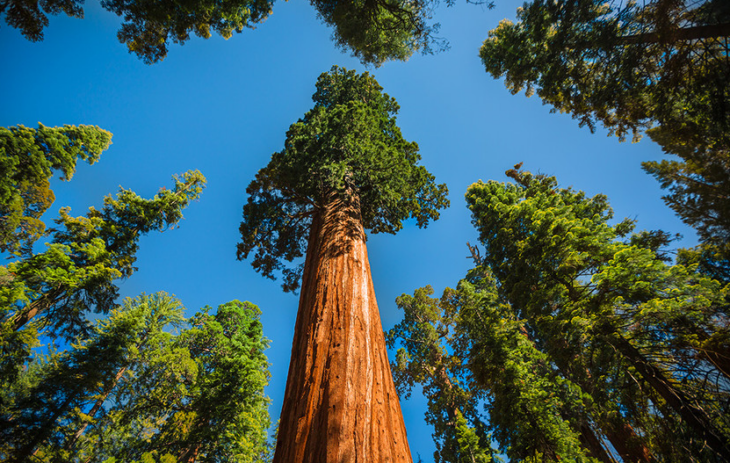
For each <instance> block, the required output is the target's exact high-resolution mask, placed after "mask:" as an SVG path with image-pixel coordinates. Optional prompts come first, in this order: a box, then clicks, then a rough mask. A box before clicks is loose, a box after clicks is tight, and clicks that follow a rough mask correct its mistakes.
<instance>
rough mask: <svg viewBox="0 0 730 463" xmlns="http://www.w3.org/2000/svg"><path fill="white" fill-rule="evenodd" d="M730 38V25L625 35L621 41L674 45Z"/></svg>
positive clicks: (626, 42)
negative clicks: (681, 42)
mask: <svg viewBox="0 0 730 463" xmlns="http://www.w3.org/2000/svg"><path fill="white" fill-rule="evenodd" d="M727 36H730V23H722V24H711V25H707V26H693V27H686V28H679V29H675V30H672V31H670V32H669V33H667V34H664V35H662V34H659V33H657V32H647V33H645V34H637V35H625V36H623V37H621V38H620V39H619V42H620V43H621V44H623V45H628V44H637V43H643V44H647V43H660V42H662V43H673V42H680V41H688V40H702V39H712V38H720V37H727Z"/></svg>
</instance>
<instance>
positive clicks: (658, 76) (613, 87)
mask: <svg viewBox="0 0 730 463" xmlns="http://www.w3.org/2000/svg"><path fill="white" fill-rule="evenodd" d="M518 19H519V22H517V23H514V24H513V23H511V22H510V21H506V20H505V21H502V22H501V23H500V25H499V26H498V27H497V28H496V29H494V30H492V31H490V32H489V35H490V37H489V38H488V39H487V40H486V41H485V42H484V45H483V46H482V48H481V51H480V56H481V58H482V61H483V62H484V65H485V66H486V69H487V71H488V72H489V73H490V74H492V75H493V76H494V77H496V78H499V77H504V78H505V84H506V85H507V88H508V89H510V91H511V92H513V93H517V92H519V91H520V90H521V89H523V88H524V89H526V94H527V95H531V94H532V93H533V91H536V92H537V95H538V96H539V97H540V98H541V99H542V100H543V101H544V102H545V103H547V104H550V105H552V106H553V109H554V110H558V111H560V112H567V113H569V114H571V115H572V116H573V117H574V118H577V119H578V120H579V121H580V124H581V126H582V125H588V126H589V127H590V128H591V130H593V128H594V127H595V125H596V124H598V123H601V124H603V125H604V126H605V127H606V128H608V129H609V131H610V132H611V133H616V134H617V135H618V136H619V137H620V138H621V139H623V138H624V137H625V136H626V135H628V134H629V133H632V134H633V136H634V138H635V139H637V138H638V137H639V135H640V133H641V131H642V130H644V129H648V130H647V133H648V134H649V136H650V137H651V138H652V139H653V140H654V141H655V142H657V143H659V145H661V146H662V148H663V150H664V151H665V152H666V153H667V154H669V155H673V156H674V155H676V156H678V157H679V160H678V161H675V160H664V161H661V162H656V161H652V162H646V163H644V169H645V170H646V171H647V172H648V173H650V174H652V175H653V176H654V177H656V178H657V180H659V182H660V183H661V185H662V188H667V189H669V194H668V195H666V196H665V197H664V199H665V202H666V203H667V204H668V205H669V206H670V207H671V208H672V209H673V210H674V211H675V212H676V213H677V214H678V215H679V217H681V218H682V220H683V221H684V222H685V223H687V224H688V225H691V226H693V227H695V228H696V229H697V231H698V233H699V235H700V239H701V240H702V242H703V247H702V248H701V249H700V250H699V256H700V257H704V258H703V261H704V262H705V264H704V267H708V268H709V269H712V270H711V273H712V274H714V275H715V276H722V277H723V278H725V279H726V281H727V278H728V270H727V267H728V264H727V262H728V261H729V260H730V250H729V249H728V247H727V246H728V245H727V243H728V237H730V222H728V220H730V219H728V217H730V202H729V200H728V196H727V194H726V193H725V192H726V191H728V189H729V188H730V135H728V134H730V109H728V108H730V90H728V89H729V88H730V85H728V83H730V62H729V61H728V56H727V47H728V45H729V44H730V6H728V3H727V2H724V1H721V0H706V1H705V0H703V1H689V0H687V1H685V0H678V1H675V0H653V1H650V2H645V3H639V2H609V3H606V2H601V1H597V0H561V1H558V2H549V1H542V0H538V1H535V2H533V3H530V4H526V5H525V7H524V8H521V9H520V10H519V11H518Z"/></svg>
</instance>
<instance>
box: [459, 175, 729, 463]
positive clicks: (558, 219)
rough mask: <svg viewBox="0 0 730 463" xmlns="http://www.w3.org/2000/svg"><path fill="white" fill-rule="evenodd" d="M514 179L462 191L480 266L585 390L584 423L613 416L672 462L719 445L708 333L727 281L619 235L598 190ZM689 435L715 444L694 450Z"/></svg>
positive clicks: (721, 314) (719, 350)
mask: <svg viewBox="0 0 730 463" xmlns="http://www.w3.org/2000/svg"><path fill="white" fill-rule="evenodd" d="M511 176H512V177H513V178H515V179H516V180H517V181H518V185H513V184H499V183H496V182H488V183H486V184H485V183H481V182H480V183H477V184H474V185H472V186H471V187H470V188H469V191H468V193H467V203H468V204H469V208H470V209H471V211H472V213H473V216H474V223H475V225H476V227H477V229H478V230H479V232H480V239H481V241H482V243H483V244H484V246H485V248H486V256H485V258H484V259H483V262H482V264H483V265H484V266H486V267H488V268H489V269H490V271H492V272H493V273H494V275H495V277H496V279H497V281H498V287H499V294H500V295H501V296H502V297H504V298H505V300H506V301H508V302H509V303H510V305H511V307H512V310H514V313H515V314H516V315H517V316H518V317H519V318H520V319H523V320H525V323H526V324H527V325H526V326H527V331H528V332H529V333H530V334H531V336H534V337H535V342H536V343H537V345H539V346H540V347H541V349H542V350H543V351H544V352H545V353H546V354H547V355H549V358H550V359H551V362H554V364H555V365H556V367H557V368H558V369H559V371H560V374H561V375H562V376H563V377H564V378H566V379H568V380H570V381H571V382H573V383H574V384H576V385H578V386H580V388H581V389H582V390H583V391H584V392H585V393H589V394H590V395H591V397H592V399H593V401H594V402H595V406H596V407H597V408H596V409H595V410H594V412H593V414H592V416H591V421H593V422H595V423H597V424H598V425H599V426H601V427H602V428H603V431H604V432H606V433H607V434H610V433H611V431H612V429H615V427H616V422H615V421H613V420H615V419H616V413H621V417H620V419H621V420H624V421H625V422H628V423H630V424H631V426H632V427H633V428H634V429H637V430H639V429H641V430H642V431H641V432H642V435H644V436H647V438H646V440H647V441H648V442H646V443H645V445H646V446H647V447H651V451H652V452H653V453H655V454H657V455H664V457H665V458H667V459H668V460H669V461H672V460H675V459H676V458H677V457H678V455H682V454H683V453H686V452H688V451H689V452H691V453H692V454H694V455H698V456H700V455H701V456H702V458H703V459H705V460H704V461H714V460H713V458H714V457H713V455H718V454H722V453H723V452H727V451H728V450H727V449H726V448H724V447H723V444H722V442H723V441H724V442H727V438H728V436H727V434H726V432H727V431H726V430H727V429H728V427H727V426H728V423H727V420H726V418H725V417H724V414H723V412H722V410H723V409H724V407H725V406H726V402H727V397H728V391H727V389H726V387H725V386H724V385H723V384H725V383H724V381H726V380H725V379H722V378H727V370H725V367H724V365H723V364H722V362H720V361H718V360H719V358H724V356H726V355H727V353H728V345H727V344H725V345H723V344H722V343H711V342H709V340H710V339H726V335H725V333H726V332H727V320H728V318H727V317H728V314H727V305H726V303H725V298H726V297H727V291H728V288H727V287H722V286H721V285H720V284H719V283H718V282H717V281H713V280H711V279H709V278H707V277H705V276H703V275H702V274H699V273H697V271H696V269H697V267H696V266H694V267H685V266H683V265H680V264H677V265H668V264H667V263H665V262H663V261H662V260H661V259H660V256H658V255H657V253H656V252H655V250H654V249H650V248H649V249H647V248H640V247H637V246H636V245H631V244H627V243H623V242H621V241H619V240H618V239H617V238H618V237H621V236H625V235H626V233H627V232H628V230H629V228H630V227H629V224H628V223H627V222H626V221H624V222H620V223H619V224H617V225H614V226H611V225H609V224H608V221H609V219H610V218H611V216H612V211H611V210H610V208H609V206H608V204H607V202H606V198H605V197H604V196H600V195H599V196H596V197H594V198H586V197H585V196H584V195H583V193H582V192H574V191H573V190H571V189H560V188H557V183H556V181H555V179H554V178H550V177H544V176H532V175H531V174H529V173H522V172H515V171H512V172H511ZM640 241H641V240H638V241H637V240H634V243H638V242H640ZM710 345H712V347H710ZM708 348H709V349H710V350H707V349H708ZM708 378H714V379H708ZM710 383H712V384H713V386H710ZM675 398H680V399H679V400H677V399H675ZM689 409H691V410H692V412H691V413H687V410H689ZM657 413H659V414H660V416H657V415H656V414H657ZM661 422H663V423H661ZM659 423H661V424H659ZM667 423H673V425H671V426H669V427H670V428H671V431H669V432H668V430H667ZM637 438H638V436H637ZM698 439H699V440H705V439H706V440H708V441H711V442H712V443H711V444H709V445H710V446H711V447H713V449H714V451H708V450H707V449H706V448H704V449H703V448H700V447H695V445H696V442H697V440H698ZM715 452H717V453H715ZM718 458H722V457H718Z"/></svg>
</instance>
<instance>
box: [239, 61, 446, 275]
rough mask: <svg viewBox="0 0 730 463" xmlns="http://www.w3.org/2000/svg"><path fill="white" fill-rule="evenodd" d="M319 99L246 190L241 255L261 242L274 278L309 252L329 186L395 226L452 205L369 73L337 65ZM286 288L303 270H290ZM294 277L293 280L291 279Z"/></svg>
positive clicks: (369, 224)
mask: <svg viewBox="0 0 730 463" xmlns="http://www.w3.org/2000/svg"><path fill="white" fill-rule="evenodd" d="M312 99H313V100H314V102H315V105H314V107H313V108H312V109H311V110H310V111H308V112H307V113H306V114H305V116H304V117H303V118H302V119H300V120H299V121H298V122H296V123H295V124H293V125H292V126H291V127H290V128H289V131H288V132H287V137H286V141H285V143H284V149H283V150H282V151H280V152H278V153H274V154H273V155H272V158H271V161H270V162H269V164H268V165H267V166H266V167H264V168H263V169H261V170H260V171H259V172H258V174H257V175H256V179H255V180H254V181H253V182H251V184H250V185H249V186H248V188H247V190H246V192H247V193H248V194H249V198H248V202H247V204H246V205H245V206H244V210H243V222H242V223H241V227H240V231H241V235H242V242H241V243H240V244H239V245H238V257H239V259H241V258H246V257H248V255H249V253H250V252H251V251H253V250H254V249H256V254H255V257H254V261H253V264H252V265H253V266H254V268H255V269H256V270H258V271H260V272H261V273H263V274H264V275H265V276H267V277H270V278H272V277H273V273H274V271H277V270H282V269H283V266H282V264H281V260H282V259H283V260H286V261H289V262H291V261H292V260H294V259H295V258H297V257H301V256H303V254H304V250H305V246H306V238H307V236H308V233H309V224H310V223H311V216H312V215H313V214H314V213H315V212H316V211H318V210H320V209H321V208H322V207H323V206H324V205H325V204H326V203H327V201H328V200H329V199H328V198H330V195H331V194H337V195H338V196H339V197H340V198H344V199H346V200H348V201H352V200H354V199H355V198H357V199H358V200H359V208H360V213H361V216H362V224H363V226H364V228H366V229H369V230H370V231H371V232H372V233H383V232H385V233H393V234H394V233H396V232H397V231H398V230H400V229H401V228H402V227H403V221H404V220H406V219H408V218H414V219H416V221H417V224H418V226H419V227H425V226H426V225H427V224H428V222H429V221H430V220H436V219H438V217H439V212H438V211H439V209H442V208H444V207H446V206H448V204H449V203H448V200H447V199H446V195H447V189H446V185H444V184H440V185H439V184H436V183H435V181H434V180H435V179H434V176H433V175H432V174H431V173H429V172H428V171H427V170H426V169H425V168H424V167H423V166H419V165H418V161H419V160H420V155H419V153H418V145H417V144H416V143H414V142H408V141H406V140H405V139H404V138H403V136H402V134H401V132H400V129H399V128H398V126H397V125H396V114H397V112H398V109H399V108H398V104H397V103H396V102H395V100H394V99H393V98H391V97H390V96H388V95H387V94H385V93H383V92H382V87H380V85H378V83H377V82H376V81H375V79H373V78H372V76H370V75H369V74H368V73H364V74H361V75H358V74H357V73H355V72H354V71H348V70H346V69H343V68H338V67H336V66H335V67H333V68H332V70H331V71H330V72H329V73H324V74H322V75H321V76H320V77H319V79H318V81H317V91H316V93H315V94H314V96H313V97H312ZM284 274H285V277H286V278H288V279H289V281H288V283H287V284H286V285H285V287H287V288H288V289H295V288H296V287H297V284H298V283H297V280H298V274H297V273H291V272H286V271H285V272H284ZM289 283H293V287H292V286H291V285H289Z"/></svg>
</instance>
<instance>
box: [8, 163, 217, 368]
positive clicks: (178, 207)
mask: <svg viewBox="0 0 730 463" xmlns="http://www.w3.org/2000/svg"><path fill="white" fill-rule="evenodd" d="M204 183H205V178H204V177H203V176H202V174H200V172H197V171H194V172H193V171H191V172H187V173H185V174H183V176H182V177H180V178H177V177H176V178H175V187H174V188H173V189H172V190H167V189H164V188H163V189H162V190H161V191H160V192H159V193H158V194H157V195H156V196H155V197H154V198H152V199H144V198H141V197H139V196H138V195H136V194H135V193H134V192H132V191H130V190H121V191H120V193H119V194H118V195H117V197H116V198H112V197H111V196H108V197H106V198H105V200H104V206H103V207H102V208H101V210H97V209H95V208H93V207H92V208H90V210H89V212H88V213H87V215H86V216H85V217H71V216H70V215H69V214H68V209H61V216H60V217H59V218H58V219H56V223H57V225H58V227H57V228H56V229H55V230H54V231H53V235H52V240H51V242H50V243H48V244H47V249H46V251H45V252H42V253H38V254H34V255H30V256H27V257H25V258H23V259H21V260H18V261H15V262H11V263H10V264H8V265H7V266H3V267H0V278H2V282H3V284H2V286H0V323H1V325H0V330H1V331H0V335H1V337H0V349H1V352H2V356H1V357H0V372H2V375H3V376H6V377H8V378H12V377H14V376H15V375H16V374H17V371H18V368H20V367H21V366H22V365H23V363H24V362H25V359H26V358H27V357H28V355H30V349H31V348H33V347H34V346H36V345H37V343H38V341H37V339H38V337H39V336H40V334H41V333H45V334H47V335H51V336H60V335H64V336H66V337H67V338H68V339H73V337H74V336H76V335H79V334H84V333H85V332H86V331H87V329H88V327H89V324H88V321H87V320H86V318H85V316H86V315H87V314H88V313H90V312H96V313H106V312H108V311H109V310H110V309H112V308H113V307H114V306H115V300H116V298H117V297H118V288H117V286H116V284H115V280H118V279H119V278H126V277H129V276H130V275H131V274H132V273H133V272H134V271H135V267H134V262H135V259H136V257H135V253H136V252H137V247H138V242H139V238H140V237H141V236H142V235H144V234H146V233H149V232H150V231H153V230H160V231H161V230H164V229H165V228H167V227H173V226H175V224H177V223H178V222H179V221H180V220H181V219H182V210H183V209H184V208H185V207H186V206H187V205H188V204H189V203H190V201H192V200H194V199H196V198H197V197H198V196H199V195H200V193H201V191H202V188H203V185H204ZM44 330H50V331H44Z"/></svg>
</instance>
